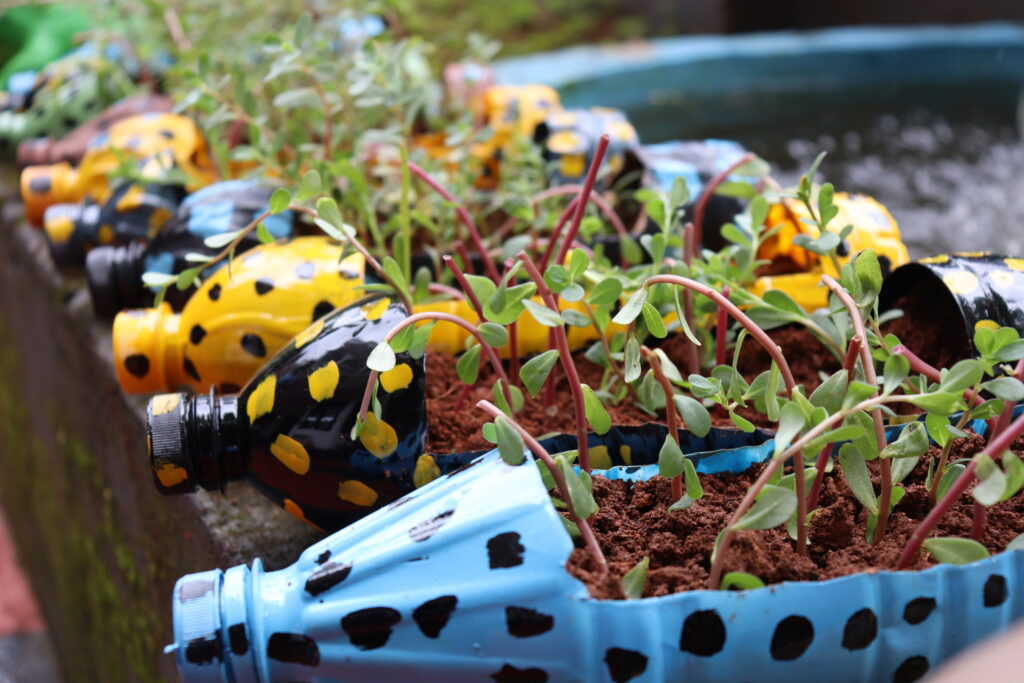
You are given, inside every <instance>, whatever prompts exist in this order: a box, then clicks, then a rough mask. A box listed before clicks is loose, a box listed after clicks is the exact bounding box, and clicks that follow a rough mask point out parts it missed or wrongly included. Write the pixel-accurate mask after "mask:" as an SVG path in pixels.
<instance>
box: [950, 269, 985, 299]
mask: <svg viewBox="0 0 1024 683" xmlns="http://www.w3.org/2000/svg"><path fill="white" fill-rule="evenodd" d="M942 281H943V282H945V283H946V286H947V287H949V291H951V292H953V293H954V294H970V293H971V292H973V291H974V290H976V289H977V288H978V276H977V275H975V274H974V273H971V272H969V271H966V270H955V271H953V272H952V273H946V274H945V275H943V276H942Z"/></svg>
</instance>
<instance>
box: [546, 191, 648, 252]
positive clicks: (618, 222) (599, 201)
mask: <svg viewBox="0 0 1024 683" xmlns="http://www.w3.org/2000/svg"><path fill="white" fill-rule="evenodd" d="M582 189H583V186H582V185H559V186H558V187H549V188H548V189H546V190H544V191H543V192H538V193H537V194H535V195H534V196H533V205H534V206H536V205H537V204H539V203H540V202H542V201H544V200H545V199H549V198H551V197H558V196H561V195H566V194H576V193H578V192H580V191H581V190H582ZM590 201H592V202H594V206H596V207H597V210H598V211H600V212H601V214H602V215H603V216H604V217H605V218H606V219H607V220H608V222H609V223H611V224H612V228H613V229H614V230H615V232H616V234H618V236H619V238H621V239H625V238H626V236H627V235H628V234H629V231H628V230H626V225H625V223H623V222H622V219H621V218H619V214H617V213H615V209H613V208H612V205H611V204H609V203H608V202H607V201H606V200H605V198H604V197H602V196H601V193H599V192H592V193H591V195H590ZM578 202H579V199H578V198H574V199H573V201H572V202H571V203H570V207H572V208H575V206H576V204H577V203H578Z"/></svg>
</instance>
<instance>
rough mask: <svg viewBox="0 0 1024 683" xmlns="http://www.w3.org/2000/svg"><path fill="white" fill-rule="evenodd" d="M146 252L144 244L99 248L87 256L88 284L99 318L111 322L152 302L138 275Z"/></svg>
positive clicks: (86, 276)
mask: <svg viewBox="0 0 1024 683" xmlns="http://www.w3.org/2000/svg"><path fill="white" fill-rule="evenodd" d="M144 251H145V246H144V245H143V244H142V243H141V242H133V243H131V244H128V245H125V246H121V247H96V248H95V249H91V250H90V251H89V253H88V254H86V257H85V280H86V282H87V283H88V285H89V296H90V297H92V308H93V311H94V312H95V313H96V315H97V316H98V317H100V318H104V319H107V320H109V319H111V318H113V317H114V316H115V315H117V314H118V313H119V312H120V311H123V310H124V309H126V308H139V307H142V306H145V305H146V304H147V303H152V302H153V300H152V297H149V296H147V290H146V289H145V286H144V285H143V284H142V273H141V272H139V271H140V270H141V269H142V265H143V262H142V253H143V252H144Z"/></svg>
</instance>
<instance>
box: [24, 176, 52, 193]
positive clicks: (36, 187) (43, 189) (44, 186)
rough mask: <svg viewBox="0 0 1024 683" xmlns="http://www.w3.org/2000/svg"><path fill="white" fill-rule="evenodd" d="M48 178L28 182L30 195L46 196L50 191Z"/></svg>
mask: <svg viewBox="0 0 1024 683" xmlns="http://www.w3.org/2000/svg"><path fill="white" fill-rule="evenodd" d="M50 187H51V185H50V178H49V177H45V178H33V179H32V180H30V181H29V182H28V191H29V192H31V193H32V194H46V193H47V192H49V191H50Z"/></svg>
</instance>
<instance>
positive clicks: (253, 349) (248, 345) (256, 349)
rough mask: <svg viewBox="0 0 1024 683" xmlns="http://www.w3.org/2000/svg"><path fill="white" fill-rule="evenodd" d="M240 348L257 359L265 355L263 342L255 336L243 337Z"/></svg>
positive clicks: (265, 350) (265, 349) (265, 348)
mask: <svg viewBox="0 0 1024 683" xmlns="http://www.w3.org/2000/svg"><path fill="white" fill-rule="evenodd" d="M242 348H243V349H245V350H246V351H248V352H249V353H251V354H252V355H254V356H256V357H257V358H263V357H264V356H266V355H267V347H266V346H264V344H263V340H262V339H260V338H259V335H256V334H247V335H244V336H243V337H242Z"/></svg>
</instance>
